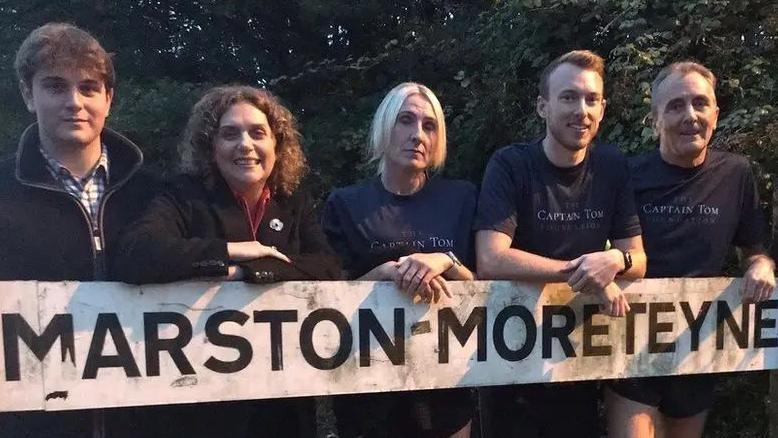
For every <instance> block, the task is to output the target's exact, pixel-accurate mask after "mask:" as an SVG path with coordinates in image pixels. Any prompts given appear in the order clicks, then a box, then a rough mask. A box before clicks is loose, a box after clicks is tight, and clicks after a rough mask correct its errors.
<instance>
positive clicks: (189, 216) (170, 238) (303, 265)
mask: <svg viewBox="0 0 778 438" xmlns="http://www.w3.org/2000/svg"><path fill="white" fill-rule="evenodd" d="M271 222H272V225H273V227H271ZM279 223H280V224H283V226H282V227H279V226H278V224H279ZM279 228H280V229H279ZM250 240H254V236H253V233H252V230H251V229H250V226H249V224H248V222H247V220H246V217H245V214H244V212H243V209H242V208H241V207H240V205H239V204H238V201H237V199H236V198H235V196H234V195H233V194H232V191H230V189H229V187H228V186H227V184H226V183H225V182H224V180H223V179H221V178H217V182H216V183H215V184H214V186H213V187H208V186H207V185H206V184H204V183H203V182H201V181H199V180H196V179H194V178H193V177H191V176H181V177H179V178H177V179H176V180H174V181H173V182H172V183H171V184H170V186H169V188H168V190H166V191H165V193H163V194H162V195H161V196H159V197H157V198H156V199H155V200H154V201H153V202H152V203H151V206H150V207H149V209H148V210H147V211H146V212H145V213H144V215H143V216H142V217H141V218H140V220H138V221H137V222H136V223H134V224H133V225H132V226H130V227H128V229H127V230H126V232H125V233H124V234H123V237H122V240H121V243H120V246H121V251H120V252H121V253H122V254H121V256H120V260H119V263H117V264H116V268H117V269H116V272H115V274H116V277H117V278H119V279H120V280H122V281H125V282H129V283H165V282H171V281H177V280H185V279H191V278H199V277H218V276H224V275H227V268H228V266H229V264H230V260H229V257H228V255H227V242H241V241H250ZM256 240H257V241H259V242H261V243H262V244H263V245H267V246H275V247H276V248H277V249H278V250H279V251H280V252H282V253H284V254H286V255H287V256H288V257H289V258H290V259H291V260H292V263H291V264H289V263H286V262H284V261H281V260H278V259H275V258H271V257H264V258H261V259H257V260H253V261H250V262H242V263H240V265H241V267H243V268H244V272H245V273H246V275H247V278H246V281H250V282H256V283H267V282H273V281H289V280H332V279H337V278H338V277H339V276H340V263H339V260H338V258H337V256H336V255H335V253H334V252H333V251H332V249H330V247H329V245H328V244H327V239H326V237H325V236H324V234H323V233H322V231H321V228H320V226H319V223H318V221H317V218H316V215H315V214H314V208H313V202H312V201H311V199H310V197H309V196H308V195H307V194H305V193H303V192H302V191H300V190H298V191H297V192H295V193H294V194H292V195H291V196H289V197H286V196H283V195H280V194H275V195H273V196H272V197H271V199H270V201H269V202H268V205H267V207H266V210H265V214H264V216H263V217H262V221H261V222H260V225H259V229H258V231H257V237H256Z"/></svg>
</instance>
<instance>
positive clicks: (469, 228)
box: [455, 183, 478, 272]
mask: <svg viewBox="0 0 778 438" xmlns="http://www.w3.org/2000/svg"><path fill="white" fill-rule="evenodd" d="M477 198H478V191H477V190H476V188H475V186H473V185H472V184H470V183H468V184H467V185H466V191H465V195H464V202H463V203H462V213H461V218H462V219H461V222H460V224H459V226H460V227H461V228H460V229H461V230H463V232H462V234H463V237H462V238H461V241H462V242H461V243H460V245H457V248H455V249H456V251H455V252H456V253H457V257H459V258H460V260H461V261H462V263H464V264H465V266H467V268H468V269H470V270H472V271H473V272H475V242H474V240H475V239H474V237H475V233H474V232H473V221H474V220H475V211H476V207H477Z"/></svg>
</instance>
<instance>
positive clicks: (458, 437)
mask: <svg viewBox="0 0 778 438" xmlns="http://www.w3.org/2000/svg"><path fill="white" fill-rule="evenodd" d="M472 425H473V422H472V421H468V422H467V424H465V425H464V427H462V428H461V429H459V430H458V431H456V432H454V433H453V434H451V436H450V437H449V438H470V428H471V427H472Z"/></svg>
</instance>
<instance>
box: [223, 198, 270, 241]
mask: <svg viewBox="0 0 778 438" xmlns="http://www.w3.org/2000/svg"><path fill="white" fill-rule="evenodd" d="M232 193H233V194H234V195H235V198H236V199H237V200H238V203H239V204H240V206H241V208H242V209H243V215H244V216H245V218H246V223H247V224H248V225H249V229H250V230H251V233H252V234H253V236H254V239H255V240H256V238H257V231H258V230H259V223H260V222H262V217H263V216H265V210H266V209H267V203H268V202H269V201H270V189H269V188H268V187H267V185H265V187H264V188H263V189H262V194H261V195H260V196H259V201H257V203H256V205H254V206H253V208H249V204H248V202H247V201H246V199H245V198H244V197H243V196H241V195H239V194H237V193H236V192H234V191H233V192H232Z"/></svg>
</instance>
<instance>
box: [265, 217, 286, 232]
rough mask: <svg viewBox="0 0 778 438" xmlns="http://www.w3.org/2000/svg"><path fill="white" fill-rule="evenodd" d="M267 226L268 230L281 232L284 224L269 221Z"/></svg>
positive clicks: (275, 220)
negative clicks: (268, 226)
mask: <svg viewBox="0 0 778 438" xmlns="http://www.w3.org/2000/svg"><path fill="white" fill-rule="evenodd" d="M269 225H270V228H272V229H274V230H275V231H281V230H283V229H284V223H283V222H281V221H280V220H278V219H271V220H270V224H269Z"/></svg>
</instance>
